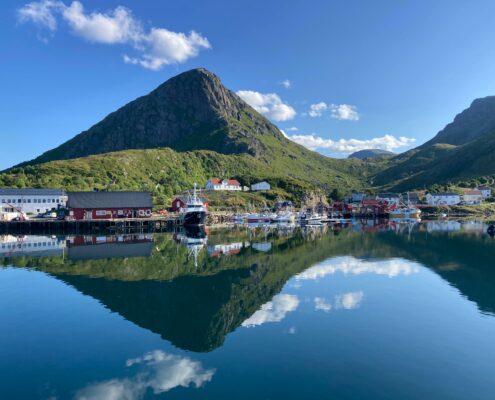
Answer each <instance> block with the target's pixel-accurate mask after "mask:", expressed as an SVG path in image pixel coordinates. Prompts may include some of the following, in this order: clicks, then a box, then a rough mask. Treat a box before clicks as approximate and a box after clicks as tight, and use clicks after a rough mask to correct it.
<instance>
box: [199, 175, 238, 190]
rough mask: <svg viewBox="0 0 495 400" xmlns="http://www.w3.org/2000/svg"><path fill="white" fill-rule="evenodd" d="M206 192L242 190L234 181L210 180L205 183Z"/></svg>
mask: <svg viewBox="0 0 495 400" xmlns="http://www.w3.org/2000/svg"><path fill="white" fill-rule="evenodd" d="M206 190H238V191H240V190H242V186H241V184H240V183H239V181H238V180H236V179H219V178H210V179H208V182H206Z"/></svg>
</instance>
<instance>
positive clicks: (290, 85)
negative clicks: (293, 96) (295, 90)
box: [280, 79, 292, 89]
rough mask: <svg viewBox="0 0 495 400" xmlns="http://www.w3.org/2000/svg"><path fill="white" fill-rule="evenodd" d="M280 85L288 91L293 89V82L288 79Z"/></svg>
mask: <svg viewBox="0 0 495 400" xmlns="http://www.w3.org/2000/svg"><path fill="white" fill-rule="evenodd" d="M280 84H281V85H282V86H283V87H284V88H286V89H290V88H291V87H292V82H291V81H290V80H288V79H284V80H283V81H282V82H280Z"/></svg>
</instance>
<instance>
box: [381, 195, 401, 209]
mask: <svg viewBox="0 0 495 400" xmlns="http://www.w3.org/2000/svg"><path fill="white" fill-rule="evenodd" d="M376 200H380V201H386V202H387V203H388V204H389V205H396V206H399V205H400V196H399V195H398V194H397V193H378V195H377V196H376Z"/></svg>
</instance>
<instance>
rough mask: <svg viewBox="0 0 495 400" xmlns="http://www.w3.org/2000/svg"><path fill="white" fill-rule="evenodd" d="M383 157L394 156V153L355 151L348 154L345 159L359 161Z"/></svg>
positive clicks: (368, 150) (378, 150)
mask: <svg viewBox="0 0 495 400" xmlns="http://www.w3.org/2000/svg"><path fill="white" fill-rule="evenodd" d="M383 156H395V153H393V152H392V151H388V150H382V149H364V150H359V151H356V152H354V153H352V154H350V155H349V156H348V157H347V158H357V159H359V160H365V159H367V158H375V157H383Z"/></svg>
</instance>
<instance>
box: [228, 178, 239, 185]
mask: <svg viewBox="0 0 495 400" xmlns="http://www.w3.org/2000/svg"><path fill="white" fill-rule="evenodd" d="M227 183H228V184H229V185H237V186H239V185H240V183H239V181H238V180H237V179H228V180H227Z"/></svg>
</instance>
